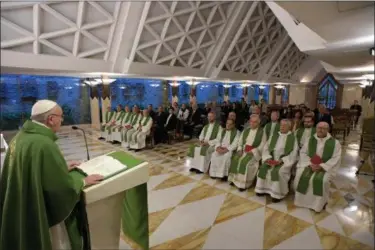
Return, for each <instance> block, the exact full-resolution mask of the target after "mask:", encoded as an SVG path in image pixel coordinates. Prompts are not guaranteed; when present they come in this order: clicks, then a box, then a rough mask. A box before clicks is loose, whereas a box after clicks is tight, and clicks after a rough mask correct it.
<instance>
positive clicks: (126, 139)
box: [121, 105, 142, 148]
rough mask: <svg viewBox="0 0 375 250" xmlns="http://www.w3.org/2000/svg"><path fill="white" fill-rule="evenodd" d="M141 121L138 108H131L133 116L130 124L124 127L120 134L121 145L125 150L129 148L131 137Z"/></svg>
mask: <svg viewBox="0 0 375 250" xmlns="http://www.w3.org/2000/svg"><path fill="white" fill-rule="evenodd" d="M141 119H142V113H141V112H140V109H139V107H138V106H136V105H134V107H133V115H132V120H131V121H130V124H129V125H127V126H126V128H125V130H124V131H123V132H122V139H123V140H122V143H121V145H122V146H123V147H125V148H129V146H130V140H131V137H132V135H133V134H134V133H135V132H136V131H137V129H138V127H139V123H140V122H141Z"/></svg>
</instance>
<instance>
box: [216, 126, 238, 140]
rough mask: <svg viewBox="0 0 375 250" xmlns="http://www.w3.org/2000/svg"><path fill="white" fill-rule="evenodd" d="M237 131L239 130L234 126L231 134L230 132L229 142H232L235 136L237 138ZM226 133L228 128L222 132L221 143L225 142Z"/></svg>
mask: <svg viewBox="0 0 375 250" xmlns="http://www.w3.org/2000/svg"><path fill="white" fill-rule="evenodd" d="M236 132H237V129H236V128H233V129H231V130H230V133H231V134H230V139H229V144H232V142H233V140H234V138H236V135H237V133H236ZM226 133H227V130H226V129H224V130H223V131H222V132H221V140H220V143H222V142H223V140H224V137H225V134H226Z"/></svg>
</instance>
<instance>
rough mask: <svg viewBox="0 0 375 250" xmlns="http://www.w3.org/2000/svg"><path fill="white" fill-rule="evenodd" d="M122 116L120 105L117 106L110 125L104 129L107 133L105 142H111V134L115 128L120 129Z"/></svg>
mask: <svg viewBox="0 0 375 250" xmlns="http://www.w3.org/2000/svg"><path fill="white" fill-rule="evenodd" d="M123 114H124V112H123V111H122V105H121V104H119V105H117V107H116V113H115V114H114V115H113V118H112V121H111V123H110V124H109V125H108V126H106V128H105V129H106V131H107V136H106V141H107V142H110V141H111V137H112V132H113V131H114V130H116V128H119V127H120V124H121V119H122V116H123Z"/></svg>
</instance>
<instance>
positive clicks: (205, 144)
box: [200, 141, 210, 146]
mask: <svg viewBox="0 0 375 250" xmlns="http://www.w3.org/2000/svg"><path fill="white" fill-rule="evenodd" d="M200 145H201V146H209V145H210V144H208V142H206V141H200Z"/></svg>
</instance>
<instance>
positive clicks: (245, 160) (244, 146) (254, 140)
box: [228, 115, 266, 191]
mask: <svg viewBox="0 0 375 250" xmlns="http://www.w3.org/2000/svg"><path fill="white" fill-rule="evenodd" d="M249 123H250V127H249V128H246V129H245V130H244V131H242V133H241V136H240V139H239V141H238V148H237V153H236V154H235V155H234V156H233V158H232V162H231V165H230V169H229V176H228V181H229V182H230V184H231V185H233V184H234V185H235V186H236V187H237V188H239V190H240V191H244V190H245V189H246V188H249V187H250V186H251V185H252V184H253V182H254V180H255V177H256V174H257V172H258V168H259V161H260V160H261V158H262V150H263V146H264V144H265V143H266V135H265V133H264V131H263V129H262V128H261V127H260V118H259V115H251V116H250V119H249Z"/></svg>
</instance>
